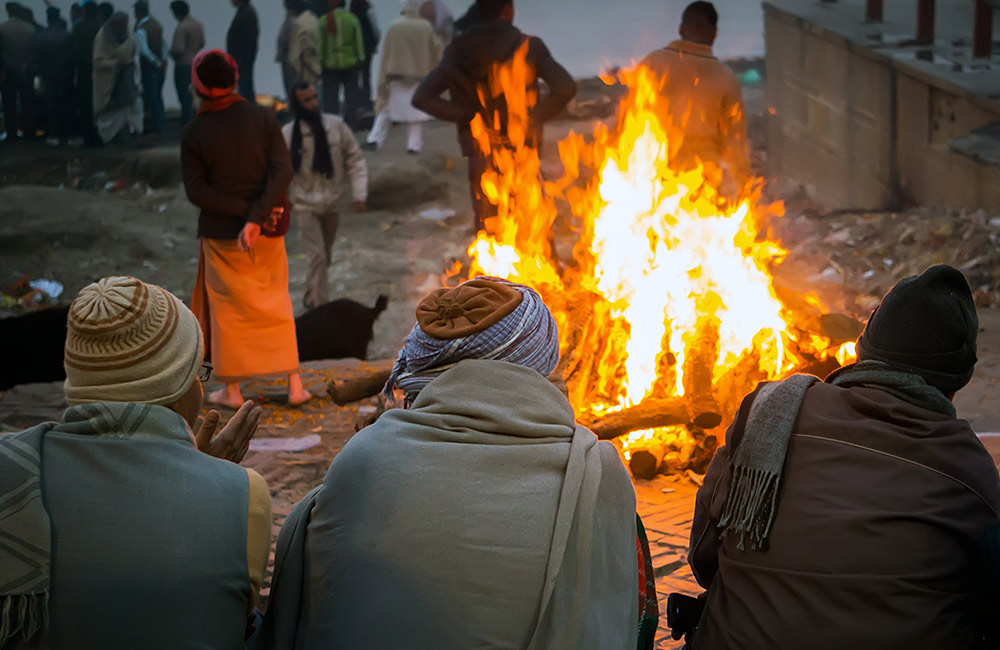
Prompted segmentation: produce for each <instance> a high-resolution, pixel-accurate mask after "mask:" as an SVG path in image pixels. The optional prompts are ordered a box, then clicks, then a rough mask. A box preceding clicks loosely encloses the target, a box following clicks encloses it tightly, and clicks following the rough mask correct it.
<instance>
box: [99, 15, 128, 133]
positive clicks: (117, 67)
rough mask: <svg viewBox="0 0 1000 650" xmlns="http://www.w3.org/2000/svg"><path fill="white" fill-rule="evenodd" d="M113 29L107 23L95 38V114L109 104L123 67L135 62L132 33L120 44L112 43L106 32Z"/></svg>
mask: <svg viewBox="0 0 1000 650" xmlns="http://www.w3.org/2000/svg"><path fill="white" fill-rule="evenodd" d="M110 29H111V24H110V22H109V23H105V25H104V27H102V28H101V31H99V32H97V38H95V39H94V114H95V115H97V114H98V113H100V112H101V111H103V110H104V109H105V108H107V106H108V102H110V101H111V94H112V93H113V92H114V90H115V81H116V80H117V79H118V74H119V72H121V70H122V68H124V67H125V66H127V65H130V64H133V63H135V57H136V53H137V51H138V48H137V47H136V44H135V40H134V39H133V38H132V36H131V35H129V36H128V38H126V39H125V41H124V42H123V43H122V44H121V45H118V46H115V45H112V44H111V41H110V39H109V38H108V37H107V35H106V34H105V32H106V31H108V30H110Z"/></svg>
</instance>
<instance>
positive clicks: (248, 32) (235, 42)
mask: <svg viewBox="0 0 1000 650" xmlns="http://www.w3.org/2000/svg"><path fill="white" fill-rule="evenodd" d="M233 6H234V7H236V15H235V16H233V22H232V24H230V26H229V33H228V34H226V51H227V52H229V54H230V56H232V57H233V58H234V59H236V65H237V66H239V69H240V86H239V92H240V95H242V96H243V99H246V100H247V101H250V102H253V101H256V100H257V91H256V89H255V88H254V84H253V66H254V62H256V61H257V42H258V40H259V39H260V21H259V20H258V18H257V10H256V9H254V8H253V6H251V4H250V0H233Z"/></svg>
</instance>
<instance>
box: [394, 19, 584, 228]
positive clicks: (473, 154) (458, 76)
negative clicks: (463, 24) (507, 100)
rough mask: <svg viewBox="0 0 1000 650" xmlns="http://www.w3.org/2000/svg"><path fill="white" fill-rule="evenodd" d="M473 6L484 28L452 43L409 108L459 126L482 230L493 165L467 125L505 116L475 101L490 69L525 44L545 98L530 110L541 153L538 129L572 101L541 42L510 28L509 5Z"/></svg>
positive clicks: (571, 86)
mask: <svg viewBox="0 0 1000 650" xmlns="http://www.w3.org/2000/svg"><path fill="white" fill-rule="evenodd" d="M476 6H477V7H478V8H479V12H480V14H482V16H483V19H484V21H485V22H483V24H481V25H479V26H476V27H474V28H472V29H470V30H468V31H467V32H465V33H463V34H462V35H461V36H459V37H457V38H456V39H455V40H453V41H452V42H451V45H449V46H448V48H447V49H446V50H445V53H444V59H443V60H442V61H441V64H440V65H439V66H438V67H437V68H435V69H434V71H432V72H431V73H430V74H429V75H428V76H427V78H426V79H424V80H423V82H421V84H420V85H419V86H418V87H417V90H416V92H415V93H414V95H413V105H414V106H415V107H416V108H418V109H420V110H422V111H424V112H425V113H428V114H429V115H432V116H434V117H436V118H438V119H440V120H445V121H448V122H454V123H455V124H457V125H458V139H459V143H460V144H461V146H462V154H463V155H464V156H465V157H466V158H468V159H469V185H470V190H471V192H472V204H473V208H474V209H475V213H476V215H475V216H476V228H477V229H482V227H483V222H484V221H485V219H486V218H487V217H489V216H490V215H491V214H492V213H493V211H494V206H492V205H491V204H490V202H489V200H488V199H487V198H486V197H485V195H484V194H483V191H482V183H481V180H480V179H481V177H482V175H483V173H484V172H485V171H486V170H487V168H488V166H489V165H490V164H492V163H491V161H489V160H487V158H486V157H485V156H484V155H482V152H480V151H479V150H478V148H477V146H476V144H475V142H474V141H473V138H472V130H471V127H470V124H471V122H472V120H473V119H474V118H475V117H476V116H477V115H481V116H482V117H483V119H484V120H485V122H486V123H487V124H492V123H494V120H493V114H494V112H495V111H496V112H499V113H500V114H502V115H505V114H506V109H505V108H504V107H503V106H499V105H498V104H499V103H502V98H500V99H499V100H498V101H497V102H491V103H492V104H496V105H493V106H489V107H487V106H483V102H482V101H481V100H480V98H479V89H480V88H481V87H483V86H484V85H485V84H486V81H487V75H488V74H489V71H490V69H491V67H492V66H494V65H496V64H498V63H504V62H507V61H510V60H511V59H512V58H513V57H514V54H515V53H516V52H517V50H518V48H520V47H521V46H522V45H523V44H524V43H525V41H527V43H528V55H527V60H528V63H529V64H530V66H531V67H532V69H534V70H535V72H536V74H537V77H536V78H535V79H534V80H532V82H531V84H532V86H534V87H535V88H536V90H537V85H538V79H542V80H544V81H545V83H546V84H547V85H548V87H549V92H548V94H547V95H545V96H543V97H541V98H540V99H539V100H538V103H537V104H536V105H535V107H534V109H533V110H532V113H531V122H532V126H533V134H532V136H531V138H530V139H529V140H530V141H529V143H528V144H529V146H535V147H540V145H541V132H542V127H543V125H544V124H545V122H546V121H548V120H550V119H552V118H553V117H555V116H556V114H558V113H559V111H561V110H562V109H563V107H565V106H566V104H568V103H569V101H570V100H571V99H572V98H573V95H575V94H576V82H574V81H573V78H572V77H571V76H570V75H569V73H568V72H567V71H566V69H565V68H563V67H562V66H561V65H559V64H558V63H557V62H556V61H555V59H553V58H552V55H551V54H550V53H549V49H548V48H547V47H546V46H545V43H543V42H542V40H541V39H540V38H538V37H537V36H526V35H525V34H523V33H522V32H521V31H520V30H519V29H517V28H516V27H514V25H513V24H511V23H512V21H513V20H514V0H476ZM445 91H450V94H451V97H450V99H444V98H442V95H443V94H444V92H445ZM506 128H507V127H506V124H505V123H501V125H500V129H499V131H498V132H497V133H495V134H493V135H495V136H497V138H498V139H499V140H503V139H505V138H506V137H507V133H506Z"/></svg>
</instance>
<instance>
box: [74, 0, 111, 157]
mask: <svg viewBox="0 0 1000 650" xmlns="http://www.w3.org/2000/svg"><path fill="white" fill-rule="evenodd" d="M82 7H83V18H82V19H81V20H80V22H79V23H77V24H76V26H75V27H73V50H74V53H75V59H76V117H77V124H78V128H79V130H80V135H81V136H83V140H84V143H85V144H86V145H87V146H91V147H99V146H101V144H102V143H101V138H100V136H98V135H97V127H96V126H95V125H94V40H95V39H96V38H97V32H99V31H101V27H103V26H104V23H103V22H102V21H101V16H100V11H99V10H98V7H97V3H96V2H86V3H84V4H83V5H82Z"/></svg>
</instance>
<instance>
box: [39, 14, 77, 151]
mask: <svg viewBox="0 0 1000 650" xmlns="http://www.w3.org/2000/svg"><path fill="white" fill-rule="evenodd" d="M46 16H47V19H48V23H49V26H48V28H46V29H44V30H42V31H41V32H39V33H38V35H37V36H35V60H36V61H37V62H38V76H40V77H41V78H42V82H43V84H44V86H45V119H46V122H45V133H46V135H47V136H48V144H49V145H51V146H59V144H60V143H61V141H63V140H65V139H67V138H68V137H69V136H70V131H71V129H72V125H73V36H72V35H71V34H70V33H69V30H68V29H67V28H66V21H65V20H63V19H62V18H61V17H60V16H59V9H58V8H56V7H49V8H48V10H47V11H46Z"/></svg>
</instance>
